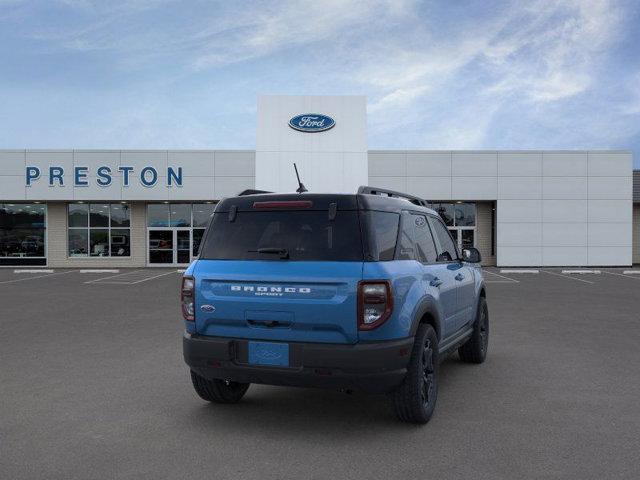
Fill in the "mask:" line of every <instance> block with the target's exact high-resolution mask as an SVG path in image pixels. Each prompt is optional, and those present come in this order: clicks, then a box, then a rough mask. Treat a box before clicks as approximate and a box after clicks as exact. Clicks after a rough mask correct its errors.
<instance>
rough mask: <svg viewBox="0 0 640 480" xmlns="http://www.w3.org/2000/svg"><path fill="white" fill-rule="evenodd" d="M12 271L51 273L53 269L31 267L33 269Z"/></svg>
mask: <svg viewBox="0 0 640 480" xmlns="http://www.w3.org/2000/svg"><path fill="white" fill-rule="evenodd" d="M13 273H53V270H51V269H42V268H41V269H35V268H34V269H33V270H25V269H21V270H14V271H13Z"/></svg>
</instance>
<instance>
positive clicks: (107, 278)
mask: <svg viewBox="0 0 640 480" xmlns="http://www.w3.org/2000/svg"><path fill="white" fill-rule="evenodd" d="M143 271H144V270H134V271H132V272H126V273H120V274H118V275H110V276H108V277H100V278H94V279H93V280H89V281H86V282H84V283H96V282H99V281H100V280H109V279H110V278H116V277H121V276H123V275H131V274H132V273H137V272H143Z"/></svg>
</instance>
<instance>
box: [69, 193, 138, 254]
mask: <svg viewBox="0 0 640 480" xmlns="http://www.w3.org/2000/svg"><path fill="white" fill-rule="evenodd" d="M130 214H131V206H130V205H129V204H128V203H70V204H69V217H68V218H69V225H68V246H69V257H74V258H75V257H129V256H131V218H130Z"/></svg>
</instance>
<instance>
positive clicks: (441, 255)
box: [429, 217, 458, 262]
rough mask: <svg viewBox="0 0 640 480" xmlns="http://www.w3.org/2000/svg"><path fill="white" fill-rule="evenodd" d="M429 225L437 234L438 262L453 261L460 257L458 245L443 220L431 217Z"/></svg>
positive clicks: (435, 234)
mask: <svg viewBox="0 0 640 480" xmlns="http://www.w3.org/2000/svg"><path fill="white" fill-rule="evenodd" d="M429 225H431V229H432V230H433V234H434V236H435V240H436V244H437V248H438V259H437V261H438V262H451V261H453V260H457V259H458V251H457V250H456V246H455V244H454V243H453V240H452V239H451V235H449V231H448V230H447V227H445V226H444V224H443V223H442V221H441V220H439V219H436V218H433V217H429Z"/></svg>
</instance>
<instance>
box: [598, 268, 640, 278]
mask: <svg viewBox="0 0 640 480" xmlns="http://www.w3.org/2000/svg"><path fill="white" fill-rule="evenodd" d="M604 273H608V274H609V275H617V276H618V277H624V278H630V279H632V280H640V277H633V276H631V275H623V274H622V273H614V272H607V271H606V270H605V271H604Z"/></svg>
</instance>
